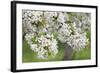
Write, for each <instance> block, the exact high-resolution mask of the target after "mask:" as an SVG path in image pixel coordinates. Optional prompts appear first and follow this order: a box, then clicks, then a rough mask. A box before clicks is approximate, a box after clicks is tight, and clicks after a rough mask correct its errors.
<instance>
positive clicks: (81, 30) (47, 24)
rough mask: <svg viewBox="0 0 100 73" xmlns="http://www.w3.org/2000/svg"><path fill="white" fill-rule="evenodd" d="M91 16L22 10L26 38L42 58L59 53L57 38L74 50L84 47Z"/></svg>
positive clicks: (86, 14)
mask: <svg viewBox="0 0 100 73" xmlns="http://www.w3.org/2000/svg"><path fill="white" fill-rule="evenodd" d="M90 18H91V17H90V14H88V13H74V12H72V13H71V12H55V11H53V12H52V11H35V10H23V11H22V22H23V30H24V33H26V35H25V39H26V40H27V42H28V44H29V45H30V48H31V49H32V50H33V51H34V52H36V53H37V57H38V58H40V59H46V58H48V56H49V55H52V57H55V56H56V55H57V53H58V52H59V51H58V46H57V44H58V42H57V40H59V41H60V42H62V43H67V44H68V45H69V46H71V47H72V49H74V50H80V49H82V48H84V47H85V46H86V43H87V37H86V33H85V30H86V29H88V30H90V24H91V23H90ZM55 35H56V36H55Z"/></svg>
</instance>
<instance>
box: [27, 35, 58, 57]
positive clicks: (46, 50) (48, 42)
mask: <svg viewBox="0 0 100 73" xmlns="http://www.w3.org/2000/svg"><path fill="white" fill-rule="evenodd" d="M53 37H54V36H53V35H49V34H47V35H44V36H43V35H41V36H40V37H38V38H35V40H34V41H32V39H34V34H26V36H25V38H26V40H27V42H28V44H29V45H30V48H31V50H33V51H34V52H36V53H37V57H38V58H41V59H46V58H48V56H49V55H51V56H52V57H55V56H56V54H57V53H58V49H57V41H56V39H54V38H53Z"/></svg>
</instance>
